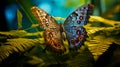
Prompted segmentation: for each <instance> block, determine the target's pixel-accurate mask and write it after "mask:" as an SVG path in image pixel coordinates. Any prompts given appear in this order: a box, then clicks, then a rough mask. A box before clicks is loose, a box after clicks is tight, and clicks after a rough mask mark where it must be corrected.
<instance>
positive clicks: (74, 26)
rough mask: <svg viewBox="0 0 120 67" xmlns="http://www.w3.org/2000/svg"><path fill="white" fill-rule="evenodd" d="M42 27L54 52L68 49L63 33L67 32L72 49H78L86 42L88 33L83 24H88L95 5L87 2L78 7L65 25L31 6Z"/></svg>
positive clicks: (46, 39)
mask: <svg viewBox="0 0 120 67" xmlns="http://www.w3.org/2000/svg"><path fill="white" fill-rule="evenodd" d="M31 10H32V13H33V14H34V15H35V17H36V19H37V21H38V22H39V25H40V27H41V28H43V29H44V38H45V41H46V43H47V44H48V47H50V48H51V50H52V51H54V52H64V51H65V50H66V49H65V47H64V45H63V42H62V33H63V31H64V32H65V33H66V38H67V40H68V43H69V49H70V50H77V49H78V48H80V46H81V45H82V44H83V43H84V41H85V39H86V37H87V33H86V31H85V28H83V25H85V24H87V22H88V19H89V14H90V13H91V12H92V10H93V5H91V4H87V5H84V6H82V7H79V8H78V9H76V10H75V11H74V12H73V13H71V14H70V15H69V16H68V17H67V19H66V20H65V22H64V24H63V26H62V27H61V25H59V24H58V23H57V22H56V20H55V19H54V18H53V17H52V16H50V15H48V14H47V13H46V12H45V11H43V10H42V9H39V8H38V7H32V8H31Z"/></svg>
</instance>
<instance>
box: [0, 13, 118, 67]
mask: <svg viewBox="0 0 120 67" xmlns="http://www.w3.org/2000/svg"><path fill="white" fill-rule="evenodd" d="M18 14H19V15H18V17H20V15H21V12H20V11H18ZM21 16H22V15H21ZM54 18H55V19H57V20H65V18H60V17H54ZM21 20H22V18H19V21H18V24H19V25H18V26H19V27H18V30H11V31H8V32H0V40H1V41H0V62H1V61H2V60H4V59H6V58H8V57H9V56H10V55H11V54H13V53H14V52H17V53H23V54H24V55H25V56H28V57H31V59H30V60H28V62H27V63H28V64H30V65H33V66H34V65H37V66H38V67H41V66H43V67H46V66H63V67H66V66H69V67H71V66H82V67H92V66H93V61H94V60H97V59H98V58H99V56H100V55H102V54H103V53H104V52H105V51H106V50H107V49H108V48H109V46H110V44H112V43H116V44H119V45H120V38H119V37H120V35H119V34H120V22H117V21H113V20H107V19H104V18H102V17H98V16H91V17H90V20H89V21H90V23H88V24H87V25H86V26H84V27H85V29H86V31H87V34H88V36H89V37H88V38H87V40H86V42H85V45H84V46H82V47H81V48H80V49H79V50H78V51H73V52H69V50H68V42H67V41H63V42H64V45H65V47H66V48H67V51H66V52H65V53H62V54H58V53H52V52H49V51H46V52H43V51H42V49H43V48H45V47H44V46H45V45H46V44H45V41H44V37H43V31H37V32H34V33H33V32H32V33H31V32H27V31H26V29H23V30H20V29H21V27H22V23H21ZM38 26H39V25H38V24H32V25H31V27H29V28H27V30H28V29H31V28H36V27H38ZM36 29H37V28H36ZM3 40H4V41H3ZM33 46H35V48H33V49H32V50H31V51H30V52H28V50H29V49H31V48H32V47H33ZM93 58H94V60H93Z"/></svg>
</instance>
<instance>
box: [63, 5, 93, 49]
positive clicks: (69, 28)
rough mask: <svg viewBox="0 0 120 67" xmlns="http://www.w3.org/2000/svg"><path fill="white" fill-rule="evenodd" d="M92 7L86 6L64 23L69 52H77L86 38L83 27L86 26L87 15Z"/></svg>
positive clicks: (76, 11)
mask: <svg viewBox="0 0 120 67" xmlns="http://www.w3.org/2000/svg"><path fill="white" fill-rule="evenodd" d="M92 10H93V5H91V4H87V5H84V6H82V7H80V8H78V9H77V10H75V11H74V12H73V13H72V14H70V15H69V16H68V17H67V19H66V20H65V22H64V29H65V32H66V35H67V40H68V43H69V49H70V50H75V49H76V50H77V49H78V48H79V47H80V46H81V45H82V44H83V43H84V40H85V38H86V37H87V33H86V31H85V29H84V28H83V25H85V24H87V22H88V19H89V14H90V13H92Z"/></svg>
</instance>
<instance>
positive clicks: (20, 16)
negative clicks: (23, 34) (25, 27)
mask: <svg viewBox="0 0 120 67" xmlns="http://www.w3.org/2000/svg"><path fill="white" fill-rule="evenodd" d="M22 18H23V15H22V13H21V12H20V11H19V10H17V20H18V29H21V28H22Z"/></svg>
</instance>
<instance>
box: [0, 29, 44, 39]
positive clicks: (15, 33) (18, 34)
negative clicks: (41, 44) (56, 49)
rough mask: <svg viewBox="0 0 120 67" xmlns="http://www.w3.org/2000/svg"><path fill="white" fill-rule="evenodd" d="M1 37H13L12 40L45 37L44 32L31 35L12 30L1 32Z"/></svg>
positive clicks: (22, 31)
mask: <svg viewBox="0 0 120 67" xmlns="http://www.w3.org/2000/svg"><path fill="white" fill-rule="evenodd" d="M0 34H1V35H4V36H7V37H11V38H23V37H30V36H40V37H42V36H43V32H35V33H29V32H27V31H25V30H11V31H9V32H0Z"/></svg>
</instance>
